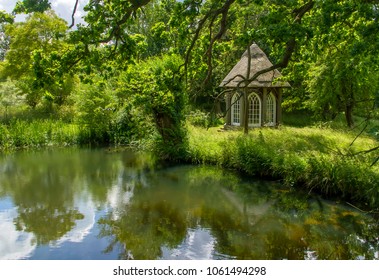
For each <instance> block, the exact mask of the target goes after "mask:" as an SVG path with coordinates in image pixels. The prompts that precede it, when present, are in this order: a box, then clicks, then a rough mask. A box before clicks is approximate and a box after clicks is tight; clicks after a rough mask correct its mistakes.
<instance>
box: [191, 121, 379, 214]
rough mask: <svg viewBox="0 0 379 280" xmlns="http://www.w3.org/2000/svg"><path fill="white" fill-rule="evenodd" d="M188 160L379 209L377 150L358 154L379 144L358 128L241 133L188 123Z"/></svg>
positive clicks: (268, 129)
mask: <svg viewBox="0 0 379 280" xmlns="http://www.w3.org/2000/svg"><path fill="white" fill-rule="evenodd" d="M189 135H190V144H189V159H190V161H191V162H193V163H210V164H217V165H220V166H222V167H225V168H232V169H236V170H240V171H242V172H244V173H246V174H248V175H251V176H263V177H269V178H273V179H277V180H281V181H282V182H283V184H285V185H286V186H291V187H292V186H296V187H301V188H302V189H305V190H307V191H309V192H317V193H321V194H323V195H325V196H327V197H339V198H342V199H344V200H348V201H350V202H353V203H358V202H359V203H361V204H366V206H367V207H371V208H377V207H379V167H378V165H374V166H373V167H370V165H371V164H372V163H373V161H374V159H375V156H377V154H376V153H367V154H365V153H360V152H361V151H364V150H368V149H370V148H373V147H375V146H377V145H379V143H378V142H377V141H376V140H374V139H372V138H370V137H368V136H361V137H359V138H358V139H357V140H356V141H355V142H354V144H353V145H351V146H350V144H351V142H352V141H353V139H354V138H355V136H356V132H355V131H351V132H344V131H342V130H336V129H331V128H317V127H286V126H284V127H281V128H279V129H270V128H266V129H255V130H252V131H250V133H249V134H248V135H247V136H245V135H243V134H242V132H241V131H222V132H221V131H219V128H210V129H208V130H207V129H203V128H199V127H194V126H190V127H189Z"/></svg>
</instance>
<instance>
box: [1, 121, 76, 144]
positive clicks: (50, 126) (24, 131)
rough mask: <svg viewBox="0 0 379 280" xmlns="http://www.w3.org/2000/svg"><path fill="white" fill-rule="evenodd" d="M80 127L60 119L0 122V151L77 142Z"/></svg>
mask: <svg viewBox="0 0 379 280" xmlns="http://www.w3.org/2000/svg"><path fill="white" fill-rule="evenodd" d="M79 141H80V129H79V127H78V126H76V125H72V124H67V123H65V122H63V121H60V120H50V119H45V120H33V121H31V122H30V121H26V120H12V121H11V122H10V123H9V124H7V125H6V124H0V151H1V150H12V149H18V148H39V147H44V146H66V145H74V144H79V143H80V142H79Z"/></svg>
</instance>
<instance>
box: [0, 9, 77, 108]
mask: <svg viewBox="0 0 379 280" xmlns="http://www.w3.org/2000/svg"><path fill="white" fill-rule="evenodd" d="M66 29H67V27H66V23H65V22H64V21H63V20H62V19H60V18H59V17H58V16H57V15H56V14H55V13H54V12H53V11H48V12H45V13H38V12H36V13H33V14H31V15H30V16H29V17H28V19H27V20H26V22H22V23H15V24H13V25H7V26H6V29H5V34H6V36H9V38H10V46H9V50H8V51H7V53H6V55H5V61H4V69H3V75H4V76H6V77H10V78H12V79H14V80H18V82H19V83H18V86H19V87H20V88H21V89H22V90H23V92H24V93H26V94H27V102H28V104H29V105H30V106H32V107H35V106H36V105H37V104H38V103H39V102H40V100H41V97H42V95H46V96H47V97H49V96H52V97H53V99H54V100H55V102H56V103H58V104H62V103H63V102H64V100H65V98H66V96H67V95H68V94H69V92H63V91H62V90H61V89H64V88H66V89H67V83H71V82H72V81H71V80H70V78H69V77H68V76H64V75H62V76H58V78H60V79H56V78H55V79H53V80H50V81H49V84H48V86H45V85H44V87H40V88H38V87H37V85H38V83H39V82H40V80H39V78H40V77H39V76H38V75H35V73H34V72H35V69H33V67H35V62H36V60H38V62H39V63H43V62H44V60H43V58H44V56H45V57H46V56H50V55H52V56H54V55H57V53H58V52H60V51H62V50H65V49H68V48H69V47H68V45H67V44H66V43H64V41H63V37H64V36H65V32H66ZM53 66H54V65H50V67H53ZM49 70H51V69H50V68H48V67H46V68H45V69H44V71H47V72H48V71H49ZM57 70H58V71H59V69H57ZM37 74H38V73H37Z"/></svg>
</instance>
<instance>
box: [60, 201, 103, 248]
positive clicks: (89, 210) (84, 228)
mask: <svg viewBox="0 0 379 280" xmlns="http://www.w3.org/2000/svg"><path fill="white" fill-rule="evenodd" d="M86 195H87V196H89V194H86ZM84 197H85V195H82V196H81V199H80V200H78V201H76V202H75V209H77V210H78V211H79V213H81V214H83V216H84V217H83V219H81V220H76V222H75V226H74V228H72V229H71V230H70V231H69V232H68V233H66V234H65V235H64V236H63V237H62V238H60V239H59V240H58V241H56V242H54V243H55V244H56V245H57V246H59V245H61V244H62V243H64V242H66V241H69V242H76V243H80V242H82V241H83V239H84V238H85V237H86V236H87V235H88V234H90V232H91V230H92V228H93V226H94V225H95V215H96V213H95V211H96V209H95V206H94V204H93V202H92V200H91V199H87V200H85V199H84Z"/></svg>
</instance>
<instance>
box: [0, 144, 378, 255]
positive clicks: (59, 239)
mask: <svg viewBox="0 0 379 280" xmlns="http://www.w3.org/2000/svg"><path fill="white" fill-rule="evenodd" d="M2 198H3V199H2ZM378 247H379V244H378V223H377V222H375V220H374V219H373V218H372V217H369V216H365V215H362V214H361V213H358V212H356V211H353V210H352V209H349V208H347V207H344V206H342V205H338V204H335V203H331V202H329V203H328V202H325V201H321V200H319V199H317V198H309V197H307V196H305V195H301V194H298V193H293V192H290V191H289V190H286V189H281V188H280V186H278V185H277V184H274V183H270V182H262V181H260V182H259V181H256V180H246V179H243V178H241V177H238V176H237V175H236V174H233V173H231V172H225V171H222V170H219V169H217V168H212V167H193V166H171V167H157V166H155V165H153V164H152V163H151V161H150V160H149V158H148V157H147V156H142V155H138V154H135V153H132V152H130V151H117V152H112V151H108V150H105V149H97V150H86V149H62V150H54V151H49V150H45V151H38V152H19V153H16V154H12V155H8V156H4V155H3V156H0V258H3V259H21V258H31V259H34V258H42V259H115V258H120V259H378Z"/></svg>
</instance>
